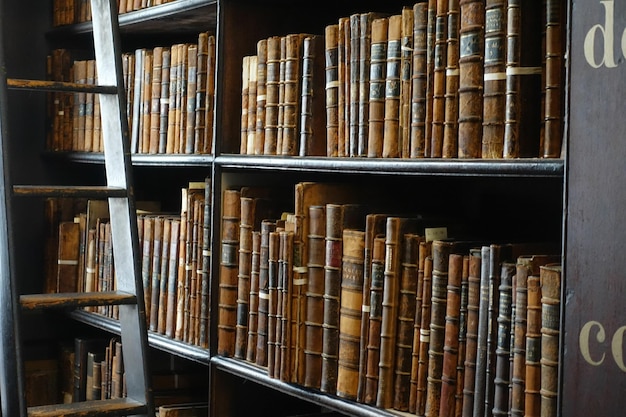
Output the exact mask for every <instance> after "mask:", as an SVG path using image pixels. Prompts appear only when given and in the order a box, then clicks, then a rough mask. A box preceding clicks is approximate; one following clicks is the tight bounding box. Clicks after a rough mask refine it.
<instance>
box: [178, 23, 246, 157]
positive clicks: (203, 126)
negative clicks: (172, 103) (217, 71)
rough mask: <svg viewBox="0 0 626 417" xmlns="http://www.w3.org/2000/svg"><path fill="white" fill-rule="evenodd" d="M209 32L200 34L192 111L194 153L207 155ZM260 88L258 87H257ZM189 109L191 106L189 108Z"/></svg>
mask: <svg viewBox="0 0 626 417" xmlns="http://www.w3.org/2000/svg"><path fill="white" fill-rule="evenodd" d="M210 37H211V35H209V33H208V32H200V33H199V34H198V43H197V48H198V50H197V54H198V56H197V63H196V96H195V99H194V104H195V107H194V109H192V110H191V111H193V112H194V113H195V119H194V121H195V126H194V132H193V151H194V153H206V152H205V146H206V142H207V136H208V135H209V134H211V133H209V132H207V119H206V117H207V106H209V105H210V104H208V103H207V101H208V100H209V99H210V98H209V97H208V95H207V91H208V83H209V80H208V77H209V72H210V71H209V68H208V67H209V43H210V42H211V41H210V40H209V38H210ZM257 88H258V87H257ZM188 107H189V106H188Z"/></svg>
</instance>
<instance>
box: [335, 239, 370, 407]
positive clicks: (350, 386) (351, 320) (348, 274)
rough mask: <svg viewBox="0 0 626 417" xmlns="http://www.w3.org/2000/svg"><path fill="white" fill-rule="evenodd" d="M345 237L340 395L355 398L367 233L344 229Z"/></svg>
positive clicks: (341, 306)
mask: <svg viewBox="0 0 626 417" xmlns="http://www.w3.org/2000/svg"><path fill="white" fill-rule="evenodd" d="M342 239H343V251H342V263H341V296H340V300H341V301H340V309H339V350H338V360H337V364H338V368H337V396H339V397H342V398H348V399H352V400H354V399H356V397H357V392H358V387H359V344H360V340H361V309H362V305H363V275H364V265H365V264H364V260H365V252H364V250H365V232H364V231H360V230H354V229H344V230H343V238H342Z"/></svg>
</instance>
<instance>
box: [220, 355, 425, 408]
mask: <svg viewBox="0 0 626 417" xmlns="http://www.w3.org/2000/svg"><path fill="white" fill-rule="evenodd" d="M211 366H214V367H216V368H217V369H219V370H221V371H224V372H227V373H229V374H232V375H235V376H238V377H240V378H245V379H247V380H250V381H253V382H256V383H258V384H261V385H264V386H267V387H269V388H272V389H274V390H277V391H280V392H283V393H285V394H288V395H291V396H293V397H297V398H300V399H302V400H306V401H311V402H313V403H315V404H319V405H321V406H323V407H327V408H330V409H332V410H335V411H338V412H340V413H346V414H349V415H351V416H358V417H405V416H411V415H413V414H409V413H403V412H400V411H395V410H382V409H380V408H375V407H372V406H369V405H366V404H360V403H356V402H354V401H349V400H344V399H342V398H339V397H335V396H332V395H328V394H324V393H323V392H320V391H317V390H313V389H309V388H305V387H302V386H300V385H295V384H290V383H286V382H283V381H280V380H278V379H275V378H270V377H269V376H268V375H267V370H266V369H265V368H262V367H259V366H256V365H253V364H251V363H248V362H245V361H241V360H237V359H233V358H227V357H223V356H214V357H213V358H211Z"/></svg>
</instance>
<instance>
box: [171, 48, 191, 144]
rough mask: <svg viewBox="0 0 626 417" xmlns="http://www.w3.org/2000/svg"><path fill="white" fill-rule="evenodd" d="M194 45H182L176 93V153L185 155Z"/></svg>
mask: <svg viewBox="0 0 626 417" xmlns="http://www.w3.org/2000/svg"><path fill="white" fill-rule="evenodd" d="M193 46H194V45H192V44H188V43H183V44H181V47H180V48H181V49H180V54H179V58H180V60H179V61H180V62H179V69H178V77H179V78H178V91H177V92H176V100H177V101H178V103H177V106H176V113H175V115H176V120H175V122H174V123H175V127H176V146H177V147H176V148H174V149H176V153H185V143H186V135H187V117H186V115H187V92H186V88H187V82H188V77H189V72H188V67H189V56H188V50H189V47H193Z"/></svg>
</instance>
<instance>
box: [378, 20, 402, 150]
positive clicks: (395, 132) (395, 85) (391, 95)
mask: <svg viewBox="0 0 626 417" xmlns="http://www.w3.org/2000/svg"><path fill="white" fill-rule="evenodd" d="M401 38H402V15H393V16H390V17H389V28H388V32H387V69H386V73H385V116H384V121H383V132H384V134H383V153H382V156H383V158H398V157H399V156H400V142H399V140H400V139H399V135H400V62H401V48H400V41H401Z"/></svg>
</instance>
